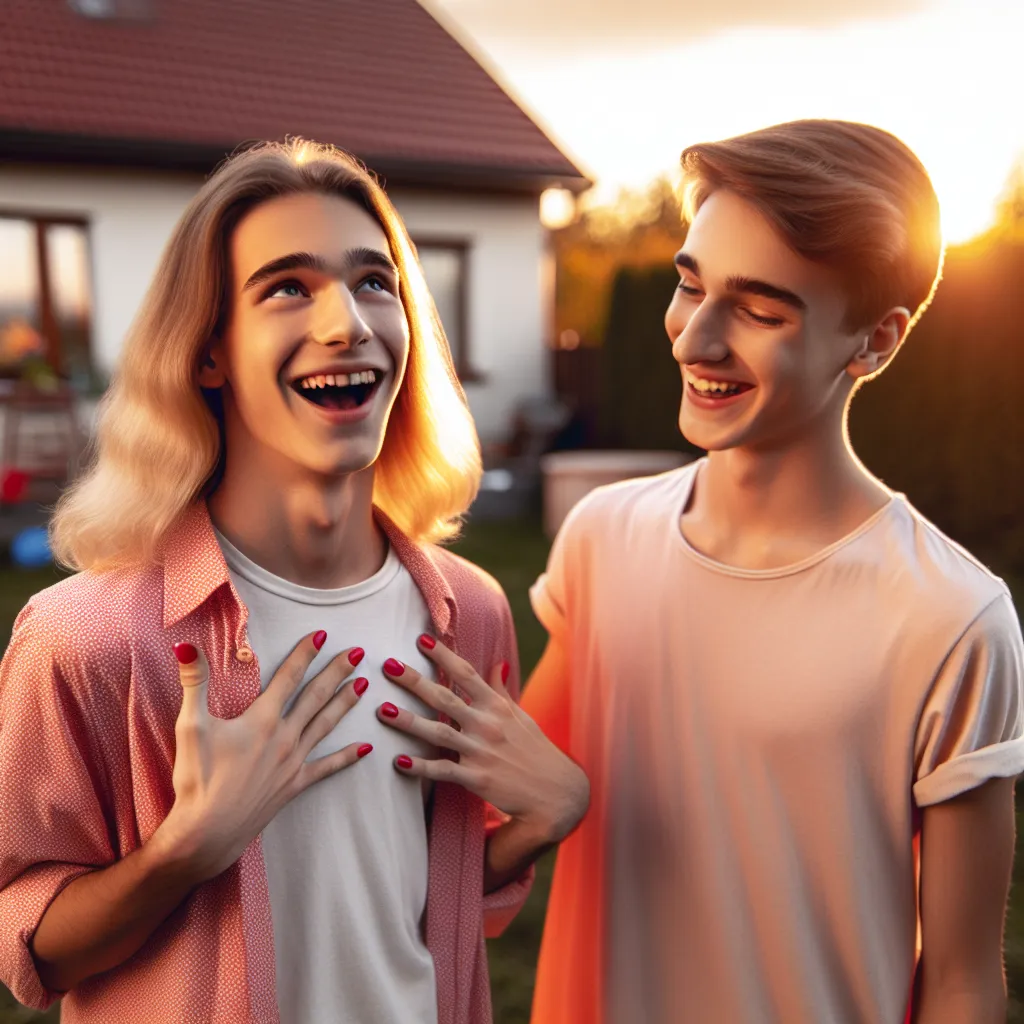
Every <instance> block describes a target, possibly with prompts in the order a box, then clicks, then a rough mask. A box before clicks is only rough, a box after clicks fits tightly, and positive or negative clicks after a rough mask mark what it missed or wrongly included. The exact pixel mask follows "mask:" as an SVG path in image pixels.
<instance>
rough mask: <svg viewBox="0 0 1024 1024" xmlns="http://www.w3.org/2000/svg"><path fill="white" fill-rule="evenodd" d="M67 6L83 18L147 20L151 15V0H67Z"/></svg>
mask: <svg viewBox="0 0 1024 1024" xmlns="http://www.w3.org/2000/svg"><path fill="white" fill-rule="evenodd" d="M68 6H69V7H70V8H71V9H72V10H73V11H75V13H76V14H80V15H81V16H82V17H83V18H99V19H102V20H111V19H118V20H121V19H127V20H129V21H148V20H150V19H151V18H152V17H153V0H68Z"/></svg>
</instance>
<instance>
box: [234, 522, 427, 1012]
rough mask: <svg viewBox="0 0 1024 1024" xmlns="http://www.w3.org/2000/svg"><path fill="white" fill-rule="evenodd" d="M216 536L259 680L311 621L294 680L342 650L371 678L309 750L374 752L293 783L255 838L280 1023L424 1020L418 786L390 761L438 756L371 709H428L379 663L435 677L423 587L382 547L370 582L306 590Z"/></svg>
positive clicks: (264, 680) (422, 834)
mask: <svg viewBox="0 0 1024 1024" xmlns="http://www.w3.org/2000/svg"><path fill="white" fill-rule="evenodd" d="M217 539H218V541H219V542H220V545H221V549H222V550H223V552H224V558H225V561H226V562H227V565H228V569H229V572H230V574H231V580H232V583H233V584H234V585H235V588H236V589H237V590H238V594H239V596H240V597H241V599H242V601H243V602H244V604H245V606H246V607H247V608H248V610H249V620H248V636H249V643H250V645H251V646H252V649H253V652H254V653H255V655H256V658H257V660H258V663H259V666H260V684H261V687H262V688H263V689H266V686H267V684H268V683H269V682H270V680H271V678H273V675H274V673H275V672H276V671H277V669H278V668H279V667H280V665H281V663H282V661H283V660H284V659H285V657H286V656H287V654H288V653H289V652H290V651H291V650H292V649H293V648H294V646H295V644H296V643H298V641H299V640H300V639H301V638H302V637H303V636H305V635H306V634H307V633H311V632H313V631H315V630H317V629H325V630H326V631H327V641H326V642H325V644H324V646H323V648H322V650H321V651H320V653H319V655H318V656H317V657H316V659H315V660H314V661H313V664H312V665H311V667H310V670H309V672H308V673H307V676H306V679H305V681H304V682H306V683H308V682H309V680H310V679H312V678H313V676H315V675H316V674H317V673H318V672H319V671H320V670H321V669H323V668H324V667H325V666H326V665H327V664H328V662H329V661H330V660H331V658H333V657H334V656H335V655H336V654H338V653H339V652H340V651H343V650H345V649H346V648H349V647H362V648H363V649H364V650H365V651H366V656H365V658H364V659H363V661H362V662H361V663H360V665H359V666H358V667H357V668H356V670H355V672H353V673H352V675H351V676H350V677H349V678H350V679H354V678H356V677H357V676H365V677H366V678H367V679H368V680H369V684H370V685H369V687H368V688H367V690H366V692H365V693H364V694H363V696H362V698H361V699H360V700H359V702H358V703H357V704H356V706H355V707H354V708H353V709H352V710H351V711H350V712H349V713H348V714H347V715H346V716H345V717H344V718H343V719H342V720H341V722H340V723H339V724H338V725H337V726H336V727H335V729H334V730H333V731H332V732H331V733H330V735H329V736H327V737H326V738H325V739H324V740H323V741H321V742H320V743H319V744H318V745H317V746H316V747H315V748H314V749H313V751H312V753H311V755H310V760H312V759H313V758H316V757H320V756H323V755H325V754H329V753H331V752H332V751H335V750H338V749H340V748H341V747H343V746H346V745H347V744H349V743H352V742H356V741H365V742H367V743H372V744H373V752H372V753H371V754H369V755H368V756H367V757H365V758H363V759H362V760H361V761H358V762H356V763H355V764H354V765H352V766H351V767H349V768H345V769H343V770H342V771H341V772H338V773H336V774H334V775H331V776H328V777H327V778H326V779H323V780H322V781H320V782H318V783H315V784H314V785H313V786H311V787H310V788H309V789H307V790H306V791H305V792H304V793H301V794H300V795H299V796H297V797H296V798H295V799H294V800H292V801H291V802H290V803H289V804H287V805H286V806H285V807H283V808H282V809H281V810H280V811H279V812H278V813H277V815H276V816H275V817H274V819H273V820H272V821H271V822H270V824H269V825H268V826H267V827H266V828H265V829H264V831H263V835H262V843H263V857H264V861H265V863H266V869H267V882H268V884H269V888H270V907H271V912H272V915H273V922H274V949H275V954H276V968H277V1000H278V1005H279V1007H280V1011H281V1021H282V1024H327V1022H330V1024H368V1022H371V1021H372V1022H373V1024H436V1022H437V997H436V988H435V976H434V962H433V959H432V958H431V955H430V953H429V951H428V950H427V947H426V944H425V942H424V937H423V930H422V918H423V912H424V909H425V907H426V898H427V825H426V817H425V812H424V804H423V795H422V789H421V787H420V783H419V780H417V779H414V778H409V777H404V776H402V775H401V774H399V772H397V771H396V770H395V768H394V766H393V763H392V762H393V760H394V758H395V757H396V756H397V755H398V754H402V753H407V754H412V755H416V756H427V757H430V756H436V752H435V751H433V750H432V749H431V748H430V747H429V745H427V744H424V743H422V742H421V741H419V740H416V739H414V738H412V737H410V736H407V735H406V734H405V733H401V732H399V731H397V730H395V729H391V728H389V727H387V726H385V725H383V724H381V723H380V722H379V721H378V719H377V717H376V709H377V708H378V707H379V706H380V705H381V703H383V702H384V701H386V700H388V701H391V703H393V704H397V705H398V706H399V707H405V708H409V709H410V710H413V711H416V712H417V713H419V714H422V715H426V716H430V717H436V715H435V713H434V712H432V711H431V710H430V709H429V708H427V707H426V706H425V705H424V704H422V703H421V702H420V701H419V700H417V699H416V698H415V697H413V696H412V695H411V694H409V693H408V692H407V691H406V690H403V689H402V688H401V687H399V686H397V685H396V684H394V683H392V682H390V681H389V680H387V679H386V678H385V676H384V675H383V672H382V665H383V663H384V662H385V661H386V660H387V659H388V658H389V657H394V658H397V659H399V660H400V661H403V662H405V663H406V664H408V665H411V666H412V667H413V668H415V669H416V670H417V671H419V672H421V673H422V674H424V675H426V676H428V677H429V678H436V675H435V674H434V672H433V667H432V665H431V663H430V662H428V661H427V660H426V658H424V657H423V656H422V655H421V654H420V653H419V651H418V650H417V648H416V638H417V637H418V636H419V635H420V634H421V633H424V632H429V631H430V630H431V628H432V627H431V624H430V615H429V613H428V611H427V606H426V604H425V602H424V600H423V597H422V595H421V594H420V592H419V590H418V588H417V587H416V584H415V583H414V582H413V579H412V577H411V576H410V575H409V573H408V571H407V570H406V569H405V567H404V566H403V565H402V563H401V562H400V561H399V559H398V557H397V555H395V553H394V551H389V552H388V556H387V559H386V561H385V563H384V566H383V567H382V568H381V570H380V571H379V572H377V573H376V574H375V575H373V576H372V577H370V579H368V580H364V581H363V582H362V583H358V584H356V585H355V586H351V587H343V588H340V589H334V590H318V589H315V588H311V587H302V586H299V585H297V584H295V583H291V582H289V581H288V580H284V579H281V578H280V577H278V576H274V575H272V574H271V573H269V572H267V571H266V570H265V569H262V568H261V567H260V566H258V565H257V564H256V563H255V562H253V561H252V560H251V559H249V558H247V557H246V556H245V555H244V554H242V552H240V551H239V550H238V549H237V548H235V547H233V546H232V545H231V544H230V542H229V541H228V540H227V539H226V538H225V537H224V536H223V535H222V534H220V533H219V532H218V533H217ZM301 692H302V689H301V688H300V689H299V690H298V691H297V693H296V696H297V695H298V693H301ZM289 707H290V705H289Z"/></svg>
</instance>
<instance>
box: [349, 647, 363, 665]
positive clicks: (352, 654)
mask: <svg viewBox="0 0 1024 1024" xmlns="http://www.w3.org/2000/svg"><path fill="white" fill-rule="evenodd" d="M364 654H366V651H364V650H363V649H362V647H353V648H352V650H351V651H349V652H348V662H349V664H350V665H358V664H359V662H361V661H362V660H363V655H364Z"/></svg>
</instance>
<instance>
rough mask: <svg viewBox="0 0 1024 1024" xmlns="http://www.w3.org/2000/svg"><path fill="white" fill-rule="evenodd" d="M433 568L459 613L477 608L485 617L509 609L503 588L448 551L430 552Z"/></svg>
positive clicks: (442, 549)
mask: <svg viewBox="0 0 1024 1024" xmlns="http://www.w3.org/2000/svg"><path fill="white" fill-rule="evenodd" d="M430 554H431V557H432V558H433V561H434V565H435V566H437V569H438V572H440V573H441V575H442V576H444V578H445V580H446V581H447V583H448V586H449V587H451V590H452V595H453V596H454V598H455V603H456V604H457V605H458V606H459V609H460V611H462V610H464V609H466V608H478V609H480V610H481V611H483V612H484V613H485V614H491V615H499V614H502V613H503V612H504V610H505V609H506V608H507V607H508V601H507V599H506V598H505V591H504V590H502V587H501V584H500V583H499V582H498V581H497V580H496V579H495V578H494V577H493V576H492V575H491V574H490V573H489V572H487V571H486V570H484V569H481V568H480V566H479V565H475V564H474V563H473V562H470V561H469V560H468V559H466V558H463V557H462V556H461V555H457V554H455V552H454V551H449V550H448V549H447V548H442V547H433V548H431V549H430Z"/></svg>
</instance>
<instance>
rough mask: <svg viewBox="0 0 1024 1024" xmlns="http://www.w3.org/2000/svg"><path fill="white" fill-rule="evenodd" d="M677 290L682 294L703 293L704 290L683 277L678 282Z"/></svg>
mask: <svg viewBox="0 0 1024 1024" xmlns="http://www.w3.org/2000/svg"><path fill="white" fill-rule="evenodd" d="M679 291H681V292H682V293H683V294H684V295H703V294H704V290H703V289H702V288H701V287H700V285H695V284H692V283H691V282H690V281H688V280H687V279H686V278H685V277H684V278H683V279H682V280H681V281H680V282H679Z"/></svg>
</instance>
